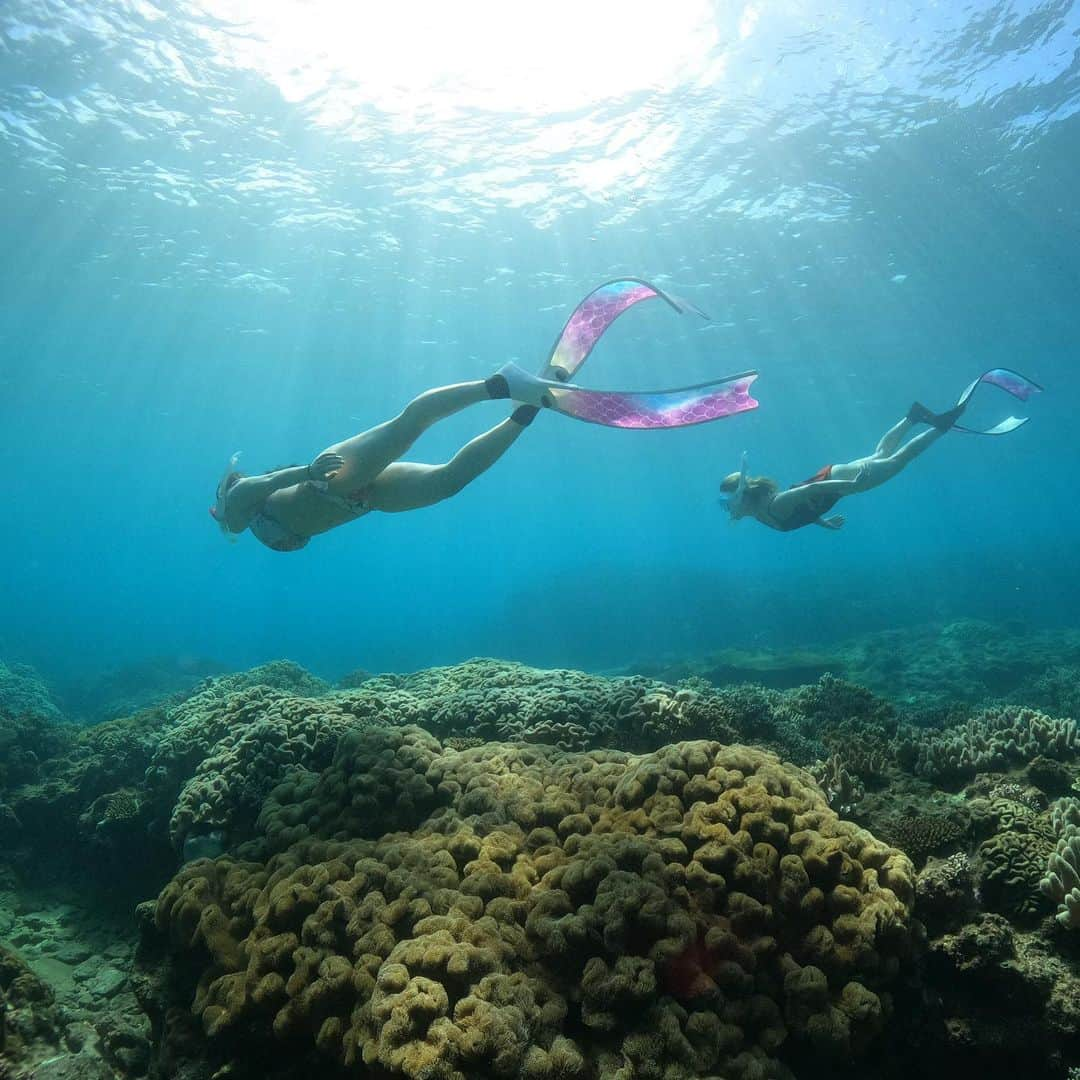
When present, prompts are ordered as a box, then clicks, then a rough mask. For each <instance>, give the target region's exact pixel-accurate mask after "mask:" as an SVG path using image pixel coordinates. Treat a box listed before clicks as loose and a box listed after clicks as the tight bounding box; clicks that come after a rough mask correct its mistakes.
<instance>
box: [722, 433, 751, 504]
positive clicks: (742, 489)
mask: <svg viewBox="0 0 1080 1080" xmlns="http://www.w3.org/2000/svg"><path fill="white" fill-rule="evenodd" d="M746 460H747V453H746V451H745V450H744V451H743V452H742V457H741V458H739V481H738V483H737V484H736V485H735V490H734V491H733V492H732V493H731V494H730V495H728V496H726V497H725V496H723V495H722V496H721V497H720V501H721V502H722V503H723V504H724V506H725V507H726V508H727V512H728V513H729V514H730V515H731V517H732V520H734V519H735V518H737V517H741V516H742V512H743V504H744V503H745V501H746Z"/></svg>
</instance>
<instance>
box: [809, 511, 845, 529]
mask: <svg viewBox="0 0 1080 1080" xmlns="http://www.w3.org/2000/svg"><path fill="white" fill-rule="evenodd" d="M814 524H815V525H820V526H821V527H822V528H823V529H842V528H843V527H844V515H843V514H833V516H832V517H827V518H818V519H817V521H815V522H814Z"/></svg>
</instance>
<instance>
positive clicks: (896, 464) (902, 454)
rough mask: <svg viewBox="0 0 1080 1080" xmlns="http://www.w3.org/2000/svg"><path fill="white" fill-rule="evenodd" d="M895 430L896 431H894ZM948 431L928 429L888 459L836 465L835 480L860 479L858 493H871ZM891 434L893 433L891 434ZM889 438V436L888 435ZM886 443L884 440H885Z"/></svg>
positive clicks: (860, 459)
mask: <svg viewBox="0 0 1080 1080" xmlns="http://www.w3.org/2000/svg"><path fill="white" fill-rule="evenodd" d="M894 430H895V429H894ZM947 430H948V429H947V428H946V429H944V430H942V429H939V428H928V429H927V430H926V431H923V432H920V433H919V434H918V435H916V436H915V438H913V439H909V440H908V441H907V442H906V443H905V444H904V445H903V446H902V447H900V449H899V450H897V451H896V452H895V453H893V454H890V455H889V456H888V457H877V456H876V455H875V456H874V457H868V458H859V459H858V460H857V461H849V462H847V463H846V464H844V465H834V466H833V469H832V479H833V480H855V479H858V481H859V483H858V487H857V488H856V489H855V490H856V491H869V490H870V489H871V488H876V487H877V486H878V485H880V484H884V483H885V481H886V480H891V479H892V478H893V477H894V476H895V475H896V474H897V473H898V472H900V471H901V469H903V468H905V467H906V466H907V465H909V464H910V463H911V462H912V461H914V460H915V459H916V458H917V457H918V456H919V455H920V454H921V453H923V451H925V450H927V449H929V447H931V446H933V444H934V443H936V442H937V441H938V439H940V438H941V436H942V435H944V434H945V432H946V431H947ZM889 434H891V432H890V433H889ZM886 438H888V435H886ZM883 441H884V440H883Z"/></svg>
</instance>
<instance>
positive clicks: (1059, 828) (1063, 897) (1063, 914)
mask: <svg viewBox="0 0 1080 1080" xmlns="http://www.w3.org/2000/svg"><path fill="white" fill-rule="evenodd" d="M1051 826H1052V828H1053V832H1054V835H1055V836H1056V837H1057V844H1056V845H1055V847H1054V850H1053V852H1051V854H1050V859H1049V862H1048V864H1047V867H1046V874H1045V876H1044V877H1043V878H1042V879H1041V880H1040V882H1039V888H1040V889H1041V890H1042V892H1043V894H1044V895H1045V896H1046V897H1047V898H1049V900H1050V901H1051V902H1052V903H1054V904H1056V905H1057V914H1056V915H1055V918H1056V919H1057V921H1058V922H1059V923H1060V924H1061V925H1062V926H1064V927H1066V928H1067V929H1072V930H1075V929H1077V928H1080V799H1072V798H1070V799H1059V800H1058V801H1057V802H1056V803H1055V804H1054V805H1053V807H1051Z"/></svg>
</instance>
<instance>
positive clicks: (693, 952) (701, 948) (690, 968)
mask: <svg viewBox="0 0 1080 1080" xmlns="http://www.w3.org/2000/svg"><path fill="white" fill-rule="evenodd" d="M714 959H715V958H714V957H713V956H712V955H711V953H710V952H709V950H708V949H707V948H706V946H705V939H704V937H702V936H700V935H699V936H698V939H697V940H696V941H695V942H694V944H693V945H690V946H689V947H688V948H686V949H684V950H683V952H681V953H680V954H679V955H678V956H676V957H675V958H674V959H672V960H671V961H669V963H668V965H667V967H666V968H665V969H664V973H663V977H662V981H663V984H664V989H665V990H667V992H668V993H669V994H671V996H672V997H675V998H679V1000H681V1001H693V1000H694V998H699V997H704V996H706V995H708V994H715V993H716V990H717V986H716V983H715V982H713V980H712V977H711V976H710V975H709V972H708V969H709V967H711V966H712V963H713V961H714Z"/></svg>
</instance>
